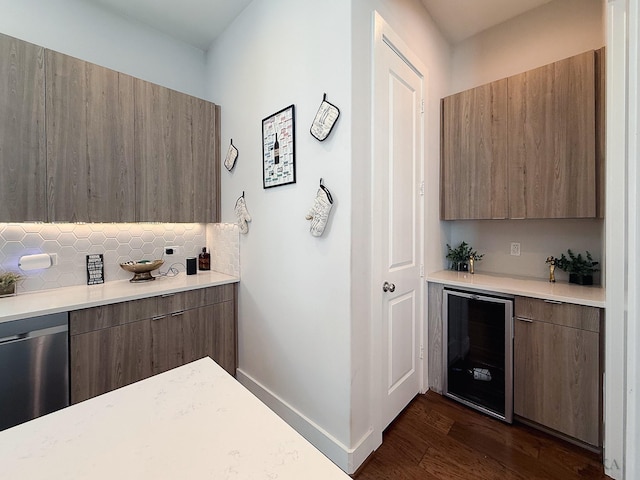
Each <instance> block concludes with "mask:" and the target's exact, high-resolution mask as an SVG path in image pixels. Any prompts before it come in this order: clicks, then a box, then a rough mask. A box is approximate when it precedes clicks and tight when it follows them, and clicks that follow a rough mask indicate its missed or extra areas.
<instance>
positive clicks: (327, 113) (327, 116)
mask: <svg viewBox="0 0 640 480" xmlns="http://www.w3.org/2000/svg"><path fill="white" fill-rule="evenodd" d="M339 116H340V110H339V109H338V107H336V106H335V105H332V104H331V103H329V102H327V94H326V93H325V94H324V96H323V97H322V103H321V104H320V108H319V109H318V113H316V117H315V118H314V119H313V123H312V124H311V135H313V136H314V137H315V138H317V139H318V140H320V141H321V142H322V141H323V140H325V139H326V138H327V137H328V136H329V134H330V133H331V130H333V126H334V125H335V123H336V120H338V117H339Z"/></svg>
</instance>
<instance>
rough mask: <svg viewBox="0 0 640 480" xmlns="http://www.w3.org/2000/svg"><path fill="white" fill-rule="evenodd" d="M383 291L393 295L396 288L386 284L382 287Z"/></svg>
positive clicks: (391, 284) (393, 285)
mask: <svg viewBox="0 0 640 480" xmlns="http://www.w3.org/2000/svg"><path fill="white" fill-rule="evenodd" d="M382 291H383V292H391V293H393V292H395V291H396V286H395V284H393V283H389V282H384V284H383V285H382Z"/></svg>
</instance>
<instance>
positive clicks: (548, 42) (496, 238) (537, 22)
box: [440, 0, 605, 280]
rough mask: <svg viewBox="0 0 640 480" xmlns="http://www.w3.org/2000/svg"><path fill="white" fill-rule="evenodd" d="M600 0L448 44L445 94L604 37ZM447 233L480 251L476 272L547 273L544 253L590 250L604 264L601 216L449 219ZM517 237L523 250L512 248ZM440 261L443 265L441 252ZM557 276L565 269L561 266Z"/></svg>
mask: <svg viewBox="0 0 640 480" xmlns="http://www.w3.org/2000/svg"><path fill="white" fill-rule="evenodd" d="M603 15H604V8H603V0H555V1H553V2H550V3H548V4H545V5H543V6H541V7H539V8H537V9H535V10H532V11H530V12H528V13H525V14H523V15H520V16H518V17H516V18H514V19H512V20H509V21H507V22H504V23H502V24H500V25H497V26H496V27H493V28H491V29H489V30H487V31H485V32H482V33H479V34H478V35H475V36H474V37H471V38H469V39H467V40H465V41H463V42H461V43H460V44H459V45H457V46H455V47H454V49H453V57H452V58H453V65H452V81H451V86H450V88H449V91H448V93H447V94H452V93H455V92H459V91H461V90H465V89H468V88H472V87H474V86H477V85H482V84H484V83H487V82H491V81H494V80H497V79H500V78H504V77H507V76H509V75H513V74H516V73H519V72H523V71H526V70H529V69H532V68H535V67H539V66H541V65H546V64H548V63H551V62H554V61H557V60H560V59H563V58H567V57H570V56H572V55H576V54H578V53H582V52H585V51H587V50H590V49H597V48H600V47H602V46H603V45H604V44H605V36H604V26H605V22H604V17H603ZM448 223H449V224H450V228H451V233H450V236H449V239H448V240H447V241H448V242H449V243H450V244H451V245H452V246H456V245H458V244H460V242H462V241H466V242H467V243H470V244H471V245H472V246H473V247H474V248H475V249H476V250H478V251H480V252H484V253H486V256H485V258H484V259H483V260H482V262H480V263H478V265H477V267H478V271H485V272H493V273H502V274H512V275H513V274H515V275H525V276H534V277H539V278H546V277H547V276H548V268H547V266H546V265H545V263H544V262H545V259H546V258H547V257H548V256H549V255H553V256H559V255H560V254H561V253H565V254H566V251H567V249H571V250H572V251H576V252H584V251H585V250H589V252H590V253H592V254H593V256H594V258H595V259H596V260H598V261H600V262H601V263H603V264H604V261H603V259H604V240H603V238H604V221H602V220H570V221H564V220H546V221H541V220H518V221H500V222H492V221H454V222H448ZM511 242H519V243H520V244H521V245H520V247H521V256H519V257H516V256H511V255H510V245H511ZM440 266H441V267H443V268H447V263H446V260H445V259H444V256H443V257H441V264H440ZM557 278H558V279H559V280H563V279H565V274H564V273H563V272H559V275H558V277H557Z"/></svg>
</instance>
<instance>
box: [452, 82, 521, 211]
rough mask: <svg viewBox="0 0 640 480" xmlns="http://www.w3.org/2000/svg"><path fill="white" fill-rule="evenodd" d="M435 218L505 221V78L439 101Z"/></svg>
mask: <svg viewBox="0 0 640 480" xmlns="http://www.w3.org/2000/svg"><path fill="white" fill-rule="evenodd" d="M442 116H443V120H442V125H443V130H442V162H441V180H440V185H441V218H442V219H443V220H456V219H461V220H462V219H492V218H506V217H507V215H508V205H507V196H508V192H507V143H506V142H507V80H506V79H505V80H499V81H497V82H492V83H489V84H487V85H482V86H480V87H477V88H473V89H471V90H467V91H465V92H462V93H458V94H456V95H452V96H450V97H447V98H445V99H443V104H442Z"/></svg>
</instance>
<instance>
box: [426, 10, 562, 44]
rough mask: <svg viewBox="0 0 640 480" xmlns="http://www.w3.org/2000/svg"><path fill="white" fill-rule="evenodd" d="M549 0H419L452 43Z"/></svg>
mask: <svg viewBox="0 0 640 480" xmlns="http://www.w3.org/2000/svg"><path fill="white" fill-rule="evenodd" d="M550 1H551V0H422V3H423V4H424V6H425V7H426V9H427V11H428V12H429V14H430V15H431V18H433V21H434V22H435V23H436V24H437V25H438V26H439V27H440V31H441V32H442V34H443V35H444V36H445V37H446V38H447V40H449V42H451V43H452V44H454V45H455V44H457V43H459V42H461V41H462V40H465V39H467V38H469V37H472V36H473V35H475V34H476V33H480V32H482V31H483V30H486V29H488V28H491V27H493V26H495V25H498V24H499V23H502V22H505V21H506V20H509V19H510V18H513V17H516V16H518V15H520V14H522V13H524V12H526V11H528V10H532V9H534V8H536V7H539V6H540V5H544V4H545V3H549V2H550Z"/></svg>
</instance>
